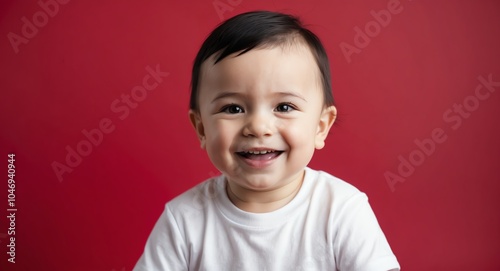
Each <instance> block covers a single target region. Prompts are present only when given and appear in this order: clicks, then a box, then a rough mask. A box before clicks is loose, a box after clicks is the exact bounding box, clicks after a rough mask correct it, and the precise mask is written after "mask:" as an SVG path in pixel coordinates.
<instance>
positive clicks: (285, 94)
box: [273, 91, 307, 102]
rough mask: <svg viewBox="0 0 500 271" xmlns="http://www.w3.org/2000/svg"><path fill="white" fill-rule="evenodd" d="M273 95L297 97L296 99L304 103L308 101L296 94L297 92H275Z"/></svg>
mask: <svg viewBox="0 0 500 271" xmlns="http://www.w3.org/2000/svg"><path fill="white" fill-rule="evenodd" d="M273 94H274V95H276V96H293V97H296V98H299V99H301V100H303V101H304V102H307V100H306V99H305V98H304V97H302V96H301V95H300V94H298V93H295V92H291V91H279V92H275V93H273Z"/></svg>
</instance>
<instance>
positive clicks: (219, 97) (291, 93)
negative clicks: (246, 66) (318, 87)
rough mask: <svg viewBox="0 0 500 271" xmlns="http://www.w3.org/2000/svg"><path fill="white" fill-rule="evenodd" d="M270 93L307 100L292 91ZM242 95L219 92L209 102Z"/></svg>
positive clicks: (241, 95) (242, 95)
mask: <svg viewBox="0 0 500 271" xmlns="http://www.w3.org/2000/svg"><path fill="white" fill-rule="evenodd" d="M271 95H272V96H279V97H287V96H292V97H296V98H299V99H301V100H303V101H304V102H307V100H306V99H305V98H304V97H302V96H301V95H300V94H298V93H295V92H292V91H277V92H273V93H271ZM244 96H245V95H244V94H242V93H238V92H230V91H224V92H221V93H219V94H217V96H215V98H214V99H213V100H212V102H211V103H214V102H215V101H217V100H219V99H222V98H227V97H244Z"/></svg>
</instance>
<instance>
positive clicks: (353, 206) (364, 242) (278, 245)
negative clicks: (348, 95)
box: [134, 168, 399, 271]
mask: <svg viewBox="0 0 500 271" xmlns="http://www.w3.org/2000/svg"><path fill="white" fill-rule="evenodd" d="M305 170H306V172H305V177H304V182H303V184H302V187H301V188H300V190H299V192H298V193H297V195H296V196H295V198H293V199H292V200H291V201H290V202H289V203H288V204H287V205H285V206H284V207H282V208H280V209H278V210H276V211H273V212H269V213H249V212H245V211H243V210H241V209H238V208H237V207H236V206H235V205H234V204H232V202H231V201H230V200H229V198H228V196H227V194H226V190H225V186H226V180H225V178H224V176H219V177H215V178H212V179H209V180H207V181H205V182H203V183H201V184H199V185H197V186H195V187H194V188H192V189H190V190H188V191H187V192H185V193H183V194H182V195H180V196H178V197H177V198H175V199H173V200H172V201H170V202H168V203H167V204H166V206H165V211H164V212H163V213H162V215H161V216H160V218H159V220H158V222H157V223H156V225H155V227H154V229H153V231H152V232H151V235H150V236H149V239H148V241H147V243H146V247H145V250H144V253H143V255H142V256H141V258H140V259H139V261H138V262H137V264H136V266H135V268H134V271H143V270H144V271H146V270H147V271H160V270H161V271H167V270H172V271H173V270H175V271H179V270H210V271H224V270H231V271H235V270H237V271H240V270H242V271H266V270H267V271H277V270H286V271H289V270H321V271H323V270H341V271H343V270H369V271H376V270H384V271H386V270H390V269H395V268H398V269H399V264H398V261H397V259H396V257H395V256H394V254H393V253H392V251H391V248H390V246H389V244H388V243H387V240H386V238H385V236H384V233H383V232H382V230H381V229H380V226H379V224H378V222H377V219H376V217H375V215H374V213H373V211H372V209H371V207H370V205H369V204H368V198H367V196H366V195H365V194H364V193H362V192H360V191H359V190H358V189H356V188H355V187H354V186H352V185H350V184H348V183H346V182H344V181H342V180H340V179H338V178H336V177H334V176H331V175H329V174H328V173H325V172H322V171H315V170H312V169H310V168H306V169H305Z"/></svg>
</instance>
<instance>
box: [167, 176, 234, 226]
mask: <svg viewBox="0 0 500 271" xmlns="http://www.w3.org/2000/svg"><path fill="white" fill-rule="evenodd" d="M223 186H224V180H223V179H222V176H218V177H213V178H210V179H208V180H205V181H203V182H201V183H199V184H197V185H196V186H194V187H192V188H190V189H189V190H187V191H186V192H184V193H182V194H180V195H178V196H177V197H175V198H174V199H172V200H171V201H169V202H167V203H166V205H165V209H166V210H167V211H168V212H170V213H172V215H173V216H174V217H180V216H184V217H185V216H192V215H193V214H200V213H202V212H203V211H206V210H207V209H211V208H213V206H214V201H215V199H216V198H217V197H219V196H220V194H221V192H223V190H224V188H223Z"/></svg>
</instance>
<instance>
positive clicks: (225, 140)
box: [190, 45, 335, 191]
mask: <svg viewBox="0 0 500 271" xmlns="http://www.w3.org/2000/svg"><path fill="white" fill-rule="evenodd" d="M234 56H235V55H231V56H228V57H226V58H225V59H224V60H222V61H221V62H219V63H217V64H216V65H213V64H212V63H213V59H211V58H210V59H209V60H207V61H205V63H203V65H202V69H201V75H200V89H199V97H198V101H199V103H198V104H199V112H190V117H191V121H192V122H193V124H194V126H195V129H196V131H197V133H198V136H199V138H200V141H201V145H202V148H205V149H206V151H207V153H208V156H209V157H210V159H211V161H212V163H213V164H214V165H215V166H216V167H217V168H218V169H219V170H220V171H221V172H222V173H223V174H224V175H225V176H226V177H227V178H228V180H229V181H230V182H233V184H236V185H239V186H241V187H242V188H245V189H250V190H253V191H269V190H272V189H276V188H280V187H282V186H284V185H286V184H288V183H290V182H293V181H294V180H296V179H297V178H300V177H301V176H302V169H303V168H304V167H305V166H306V165H307V164H308V163H309V161H310V160H311V158H312V155H313V153H314V150H315V149H320V148H322V147H323V146H324V140H325V138H326V135H327V134H328V130H329V128H330V126H331V124H332V123H333V121H334V119H335V108H334V107H329V108H325V106H324V102H323V90H322V88H321V80H320V77H319V69H318V66H317V65H316V63H315V60H314V57H313V55H312V53H311V52H310V50H309V49H308V48H307V47H306V46H305V45H293V46H284V47H283V48H282V47H281V46H277V47H274V48H269V49H267V48H266V49H253V50H251V51H249V52H247V53H245V54H243V55H240V56H238V57H234Z"/></svg>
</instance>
